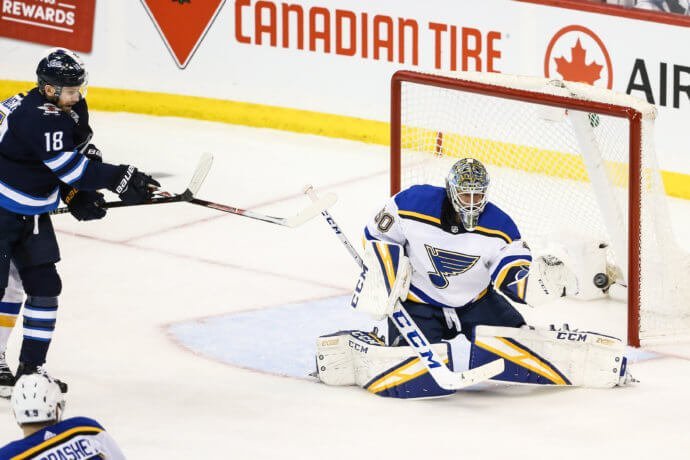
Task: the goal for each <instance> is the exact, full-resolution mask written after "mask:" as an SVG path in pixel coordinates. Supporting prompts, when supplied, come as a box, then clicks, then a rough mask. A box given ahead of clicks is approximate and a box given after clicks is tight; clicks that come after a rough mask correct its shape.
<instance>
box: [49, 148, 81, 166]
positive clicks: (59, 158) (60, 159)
mask: <svg viewBox="0 0 690 460" xmlns="http://www.w3.org/2000/svg"><path fill="white" fill-rule="evenodd" d="M76 154H77V150H76V149H74V150H70V151H68V152H62V153H60V154H58V155H55V156H54V157H53V158H51V159H50V160H46V161H44V162H43V163H45V165H46V166H48V167H49V168H50V170H51V171H57V170H58V169H60V168H61V167H62V166H64V165H65V163H67V162H69V161H70V160H72V158H74V156H75V155H76Z"/></svg>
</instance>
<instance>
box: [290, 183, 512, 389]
mask: <svg viewBox="0 0 690 460" xmlns="http://www.w3.org/2000/svg"><path fill="white" fill-rule="evenodd" d="M304 193H305V194H306V195H307V196H308V197H309V198H310V199H311V200H312V201H316V200H318V197H317V195H316V192H315V191H314V188H313V187H312V186H311V185H309V186H307V188H306V189H305V190H304ZM321 215H322V216H323V217H324V219H326V221H327V222H328V224H329V225H330V227H331V229H332V230H333V232H334V233H335V234H336V236H337V237H338V239H340V242H341V243H343V245H344V246H345V247H346V248H347V250H348V252H349V253H350V255H351V256H352V258H353V259H355V261H356V262H357V265H359V267H360V268H361V269H362V270H364V269H365V265H364V261H363V260H362V257H361V256H360V255H359V254H358V253H357V250H356V249H355V248H354V246H352V243H350V240H349V239H348V238H347V236H345V234H344V233H343V231H342V230H341V229H340V228H339V227H338V224H337V223H336V222H335V220H334V219H333V217H332V216H331V215H330V213H329V212H328V211H326V210H324V211H322V212H321ZM388 316H389V318H390V320H391V322H392V323H393V324H394V325H395V326H396V327H397V328H398V330H399V331H400V333H401V334H402V335H403V337H405V338H406V340H407V343H409V344H410V346H411V348H412V349H413V350H414V351H415V353H416V354H417V356H419V360H420V361H421V362H422V363H423V364H424V366H426V368H427V369H428V370H429V374H431V376H432V377H433V379H434V380H435V381H436V383H437V384H438V386H440V387H441V388H443V389H445V390H459V389H461V388H465V387H469V386H471V385H475V384H477V383H480V382H483V381H485V380H488V379H490V378H491V377H495V376H496V375H498V374H500V373H501V372H503V371H504V369H505V362H504V361H503V359H502V358H501V359H497V360H495V361H492V362H490V363H487V364H484V365H482V366H479V367H476V368H474V369H470V370H467V371H464V372H453V371H451V370H450V369H448V367H447V366H445V365H444V364H443V361H442V360H441V358H440V356H438V354H437V353H436V352H434V349H433V348H432V347H431V344H430V343H429V341H428V340H427V338H426V337H425V336H424V333H422V331H421V330H420V329H419V326H417V324H416V323H415V322H414V320H413V319H412V317H411V316H410V314H409V313H408V312H407V310H405V307H404V306H403V304H402V302H400V300H397V301H396V303H395V308H394V309H393V312H392V313H391V314H390V315H388Z"/></svg>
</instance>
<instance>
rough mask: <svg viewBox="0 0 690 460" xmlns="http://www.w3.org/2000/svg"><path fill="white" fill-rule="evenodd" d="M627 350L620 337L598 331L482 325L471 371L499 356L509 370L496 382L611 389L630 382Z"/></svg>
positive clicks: (472, 350) (479, 328) (477, 330)
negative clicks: (625, 351) (625, 352)
mask: <svg viewBox="0 0 690 460" xmlns="http://www.w3.org/2000/svg"><path fill="white" fill-rule="evenodd" d="M623 350H624V345H623V342H621V341H620V340H619V339H617V338H615V337H610V336H607V335H603V334H598V333H594V332H581V331H570V330H544V329H534V330H533V329H527V328H520V329H516V328H506V327H493V326H479V327H477V329H476V337H475V340H474V342H473V344H472V347H471V352H470V368H473V367H476V366H479V365H481V364H484V363H486V362H489V361H492V360H494V359H496V357H500V358H504V359H505V360H506V362H505V364H506V369H505V371H504V372H503V373H502V374H499V375H498V376H496V377H494V380H501V381H506V382H515V383H527V384H537V385H572V386H583V387H590V388H611V387H614V386H616V385H621V384H624V383H627V382H628V381H629V380H630V379H629V378H628V377H629V374H628V373H627V369H626V367H627V366H626V364H627V360H626V358H625V357H624V356H623Z"/></svg>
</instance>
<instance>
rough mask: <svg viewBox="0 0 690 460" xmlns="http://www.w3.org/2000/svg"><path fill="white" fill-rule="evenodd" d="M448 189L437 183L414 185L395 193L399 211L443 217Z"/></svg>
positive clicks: (436, 217)
mask: <svg viewBox="0 0 690 460" xmlns="http://www.w3.org/2000/svg"><path fill="white" fill-rule="evenodd" d="M445 196H446V189H445V188H443V187H436V186H435V185H426V184H425V185H413V186H412V187H409V188H406V189H405V190H403V191H401V192H399V193H398V194H397V195H395V198H394V199H395V204H396V205H397V206H398V211H402V212H408V213H410V212H412V213H416V214H422V215H425V216H429V217H433V218H435V219H440V218H441V209H442V208H443V200H444V198H445Z"/></svg>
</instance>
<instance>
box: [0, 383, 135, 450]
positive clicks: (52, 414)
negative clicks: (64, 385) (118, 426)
mask: <svg viewBox="0 0 690 460" xmlns="http://www.w3.org/2000/svg"><path fill="white" fill-rule="evenodd" d="M11 404H12V411H13V413H14V418H15V420H16V422H17V424H19V426H20V428H21V429H22V431H23V432H24V439H20V440H18V441H14V442H11V443H9V444H7V445H6V446H4V447H2V448H0V458H1V459H8V460H9V459H43V460H49V459H68V458H71V459H84V460H86V459H103V458H105V459H108V460H120V459H124V458H125V456H124V454H123V453H122V451H121V450H120V448H119V447H118V445H117V443H116V442H115V440H114V439H113V438H112V437H111V436H110V435H109V434H108V432H107V431H105V429H104V428H103V427H102V426H101V425H100V424H99V423H98V422H97V421H95V420H93V419H90V418H87V417H72V418H69V419H66V420H62V414H63V412H64V410H65V399H64V395H63V394H62V391H61V390H60V386H59V385H58V384H57V383H56V382H55V381H53V380H52V379H51V378H50V377H48V376H46V375H42V374H32V375H24V376H22V377H20V378H19V379H18V380H17V383H16V385H15V388H14V391H13V392H12V400H11Z"/></svg>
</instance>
